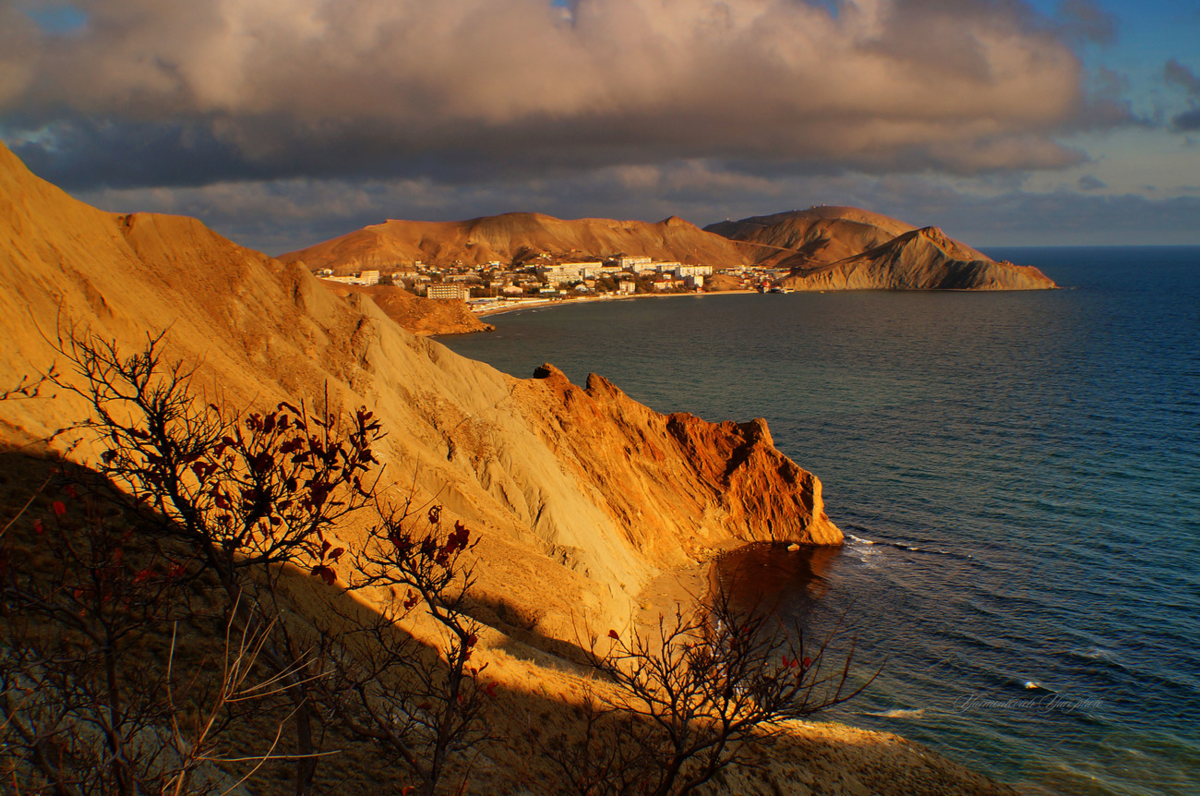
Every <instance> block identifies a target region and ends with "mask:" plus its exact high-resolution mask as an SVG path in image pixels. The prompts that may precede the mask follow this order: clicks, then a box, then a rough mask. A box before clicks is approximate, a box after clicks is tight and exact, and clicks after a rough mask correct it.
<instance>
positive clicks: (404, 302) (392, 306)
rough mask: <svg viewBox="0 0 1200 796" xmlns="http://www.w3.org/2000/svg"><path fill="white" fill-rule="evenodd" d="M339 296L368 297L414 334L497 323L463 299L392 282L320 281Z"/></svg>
mask: <svg viewBox="0 0 1200 796" xmlns="http://www.w3.org/2000/svg"><path fill="white" fill-rule="evenodd" d="M321 284H322V285H324V286H325V287H326V288H328V289H329V290H330V291H332V292H333V294H334V295H335V296H337V297H339V298H343V299H349V300H350V301H358V300H359V299H358V297H359V296H366V297H369V298H370V300H371V301H373V302H375V305H376V306H378V307H379V309H381V310H383V312H384V314H385V315H387V316H388V317H389V318H391V319H392V320H393V321H395V322H396V323H397V324H399V325H400V326H401V327H402V328H404V329H407V330H408V331H410V332H412V333H413V334H419V335H438V334H470V333H472V332H489V331H491V330H492V329H495V328H496V327H494V326H492V325H491V324H490V323H484V322H483V321H481V320H479V316H477V315H476V314H475V313H473V312H471V310H470V308H469V307H467V303H466V302H465V301H447V300H439V299H426V298H421V297H420V296H414V295H413V294H412V293H409V292H408V291H407V290H405V289H404V288H400V287H393V286H391V285H347V284H342V283H339V282H326V281H322V282H321Z"/></svg>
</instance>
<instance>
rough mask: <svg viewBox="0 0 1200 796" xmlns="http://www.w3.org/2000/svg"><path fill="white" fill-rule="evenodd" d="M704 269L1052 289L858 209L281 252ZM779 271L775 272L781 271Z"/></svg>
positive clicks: (517, 221) (342, 266) (434, 226)
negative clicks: (631, 261)
mask: <svg viewBox="0 0 1200 796" xmlns="http://www.w3.org/2000/svg"><path fill="white" fill-rule="evenodd" d="M622 254H624V255H630V256H642V257H651V258H653V259H654V260H657V261H660V262H679V263H683V264H690V265H711V266H712V267H713V268H714V269H716V270H722V269H741V268H745V267H758V268H763V269H773V270H774V271H775V272H776V273H775V280H774V281H775V283H776V284H779V285H781V286H783V287H786V288H791V289H794V290H1036V289H1046V288H1053V287H1056V285H1055V284H1054V282H1053V281H1052V280H1050V279H1049V278H1048V277H1046V276H1045V274H1043V273H1042V272H1041V271H1039V270H1037V269H1036V268H1032V267H1030V266H1016V265H1013V264H1012V263H1007V262H998V261H996V260H993V259H992V258H990V257H988V256H987V255H986V254H984V253H983V252H980V251H978V250H977V249H974V248H972V247H970V246H968V245H967V244H965V243H962V242H961V241H957V240H954V239H952V238H950V237H948V236H946V235H945V234H944V233H942V232H941V230H939V229H937V228H936V227H925V228H922V229H920V230H918V228H917V227H914V226H913V225H911V224H907V223H905V222H903V221H899V220H897V219H894V218H889V217H888V216H885V215H881V214H879V213H872V212H870V211H867V210H861V209H859V208H855V207H835V206H820V207H812V208H809V209H807V210H794V211H790V212H786V213H776V214H774V215H769V216H755V217H751V218H745V219H742V220H740V221H723V222H720V223H717V224H712V225H710V226H708V227H705V228H704V229H700V228H699V227H697V226H695V225H694V224H691V223H689V222H687V221H684V220H683V219H680V218H677V217H674V216H672V217H670V218H667V219H665V220H663V221H659V222H657V223H648V222H645V221H616V220H612V219H600V218H584V219H576V220H563V219H558V218H554V217H552V216H547V215H543V214H540V213H505V214H503V215H499V216H485V217H481V218H475V219H471V220H469V221H399V220H391V221H386V222H384V223H382V224H376V225H372V226H369V227H364V228H363V229H361V230H358V231H356V232H351V233H349V234H346V235H343V236H341V237H338V238H334V239H332V240H328V241H325V242H324V243H318V244H316V245H315V246H310V247H308V248H305V249H300V250H298V251H294V252H289V253H288V254H283V255H280V258H279V259H280V260H282V261H284V262H289V263H302V264H303V265H304V267H305V268H307V269H308V270H310V271H313V272H316V271H320V270H324V269H330V270H332V271H333V273H334V274H335V275H339V276H341V275H348V274H352V273H356V272H358V271H361V270H365V269H375V270H380V271H384V272H387V271H388V270H391V269H395V268H398V267H407V266H412V265H413V264H414V263H417V262H420V263H423V264H425V265H427V266H431V267H434V268H445V267H454V266H459V267H478V266H487V265H488V264H492V263H496V264H499V265H501V266H504V267H510V266H521V265H529V264H532V263H534V262H535V261H537V262H541V261H547V260H548V261H553V262H581V261H588V260H604V259H606V258H609V257H614V256H616V255H622ZM781 270H782V271H786V273H784V274H783V275H779V274H778V272H779V271H781Z"/></svg>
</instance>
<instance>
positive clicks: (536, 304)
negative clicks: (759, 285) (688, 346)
mask: <svg viewBox="0 0 1200 796" xmlns="http://www.w3.org/2000/svg"><path fill="white" fill-rule="evenodd" d="M757 292H758V291H755V290H712V291H707V290H706V291H704V292H703V293H637V294H635V295H632V296H613V297H611V298H577V299H547V300H546V301H531V302H522V303H521V304H520V305H518V306H515V307H512V306H507V305H505V304H502V305H501V306H499V307H495V308H493V307H486V308H484V309H480V310H475V309H472V310H471V312H472V313H473V314H474V315H475V316H477V317H480V318H483V317H487V316H489V315H507V314H508V313H511V312H521V311H522V310H540V309H546V308H548V307H565V306H573V305H575V304H599V303H607V302H610V301H634V300H637V299H667V298H688V297H691V298H703V297H704V296H728V295H735V294H752V293H757ZM468 306H470V305H468ZM472 334H473V333H472Z"/></svg>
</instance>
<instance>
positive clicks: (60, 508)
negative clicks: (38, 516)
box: [54, 500, 67, 517]
mask: <svg viewBox="0 0 1200 796" xmlns="http://www.w3.org/2000/svg"><path fill="white" fill-rule="evenodd" d="M54 513H55V514H57V515H58V516H60V517H61V516H62V515H64V514H66V513H67V507H66V504H64V503H63V502H62V501H61V500H56V501H54Z"/></svg>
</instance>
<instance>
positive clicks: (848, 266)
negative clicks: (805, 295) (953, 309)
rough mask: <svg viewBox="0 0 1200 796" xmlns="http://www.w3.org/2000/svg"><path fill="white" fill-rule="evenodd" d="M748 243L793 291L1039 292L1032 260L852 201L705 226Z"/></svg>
mask: <svg viewBox="0 0 1200 796" xmlns="http://www.w3.org/2000/svg"><path fill="white" fill-rule="evenodd" d="M705 229H706V230H707V231H709V232H715V233H719V234H722V235H726V236H728V237H729V238H731V239H733V240H736V241H739V242H741V243H743V244H745V245H747V246H749V247H752V248H751V251H752V253H753V256H754V260H755V263H756V264H758V265H765V266H771V267H775V268H786V269H788V270H789V274H788V275H787V276H786V277H783V278H782V279H780V280H779V284H780V285H782V286H783V287H788V288H792V289H793V290H1042V289H1048V288H1054V287H1056V285H1055V284H1054V282H1053V281H1052V280H1051V279H1049V278H1048V277H1047V276H1046V275H1045V274H1043V273H1042V272H1041V271H1039V270H1038V269H1036V268H1033V267H1032V266H1019V265H1013V264H1012V263H1008V262H997V261H995V260H993V259H991V258H990V257H988V256H987V255H986V254H984V253H982V252H980V251H978V250H976V249H973V248H971V247H970V246H967V245H966V244H964V243H962V242H960V241H957V240H954V239H953V238H950V237H948V236H947V235H945V234H944V233H943V232H942V231H941V230H940V229H938V228H936V227H925V228H923V229H917V228H916V227H913V226H911V225H910V224H906V223H904V222H903V221H897V220H896V219H894V218H888V217H887V216H884V215H880V214H878V213H871V212H868V211H866V210H860V209H858V208H855V207H832V206H830V207H826V206H821V207H811V208H809V209H808V210H798V211H792V212H790V213H778V214H776V215H772V216H757V217H754V218H747V219H743V220H741V221H725V222H722V223H720V224H713V225H711V226H708V227H706V228H705Z"/></svg>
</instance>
